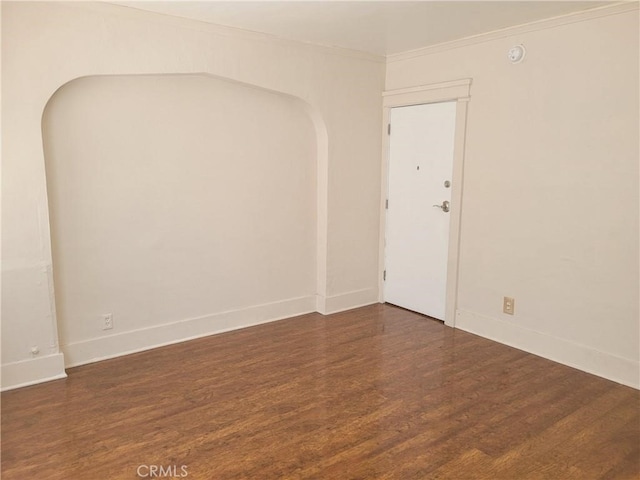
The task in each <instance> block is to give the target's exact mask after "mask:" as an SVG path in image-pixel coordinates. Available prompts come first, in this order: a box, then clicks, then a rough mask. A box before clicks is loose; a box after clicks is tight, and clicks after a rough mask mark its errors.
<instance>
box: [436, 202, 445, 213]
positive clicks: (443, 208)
mask: <svg viewBox="0 0 640 480" xmlns="http://www.w3.org/2000/svg"><path fill="white" fill-rule="evenodd" d="M434 207H438V208H440V209H442V211H443V212H444V213H447V212H448V211H449V201H448V200H445V201H443V202H442V205H434Z"/></svg>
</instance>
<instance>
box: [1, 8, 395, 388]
mask: <svg viewBox="0 0 640 480" xmlns="http://www.w3.org/2000/svg"><path fill="white" fill-rule="evenodd" d="M162 73H172V74H173V73H183V74H184V73H197V74H199V73H206V74H211V75H215V76H219V77H223V78H226V79H230V80H234V81H237V82H242V83H244V84H248V85H252V86H255V87H259V88H261V89H266V90H272V91H274V92H280V93H282V94H286V95H289V96H292V97H295V98H298V99H301V100H302V101H304V103H305V104H306V108H307V114H308V115H310V117H311V119H312V120H313V124H314V128H315V133H316V142H317V151H316V152H315V155H316V156H317V161H318V164H317V198H316V199H315V201H316V202H317V205H316V206H317V209H316V215H317V218H316V219H317V232H316V234H317V236H316V239H315V249H316V265H315V269H316V270H317V275H316V279H315V285H314V292H313V293H315V298H314V300H315V301H316V306H317V307H316V308H318V309H319V310H320V311H333V310H337V309H340V308H348V307H354V306H358V305H361V304H366V303H371V302H375V301H376V300H377V253H378V241H377V235H376V232H377V229H378V218H377V215H376V211H377V208H378V205H379V198H380V191H379V183H380V168H379V152H380V144H381V141H380V135H379V132H380V122H381V111H380V93H381V91H382V88H383V82H384V63H383V61H382V59H380V58H378V57H373V56H370V55H365V54H358V53H355V52H350V51H345V50H339V49H330V48H323V47H314V46H309V45H304V44H298V43H294V42H288V41H283V40H277V39H273V38H270V37H267V36H265V35H259V34H252V33H243V32H238V31H236V30H233V29H226V28H222V27H215V26H210V25H207V24H202V23H198V22H192V21H188V20H182V19H176V18H171V17H167V16H162V15H154V14H148V13H143V12H137V11H135V10H131V9H127V8H124V7H116V6H112V5H104V4H84V3H83V4H64V3H31V2H29V3H11V2H3V3H2V99H3V103H2V123H3V130H2V157H3V175H2V209H3V210H2V239H3V242H2V275H3V279H2V280H3V281H2V286H3V291H2V374H3V375H2V387H3V388H11V387H15V386H18V385H22V384H28V383H33V382H38V381H42V380H46V379H48V378H56V377H59V376H61V375H64V372H63V365H64V359H63V356H62V355H61V354H60V351H59V345H58V333H57V325H58V322H57V319H56V309H55V302H54V298H55V296H54V284H53V278H54V277H53V274H52V254H51V244H50V234H49V216H48V202H47V192H46V186H45V185H46V182H45V168H44V167H45V162H44V155H43V139H42V131H41V127H42V124H41V120H42V114H43V111H44V108H45V105H46V103H47V101H48V100H49V99H50V98H51V97H52V95H53V94H54V92H55V91H56V90H57V89H58V88H59V87H60V86H62V85H64V84H65V83H67V82H69V81H71V80H74V79H77V78H80V77H85V76H92V75H129V74H162ZM54 148H55V147H54ZM54 162H55V160H54ZM307 173H308V172H307ZM354 184H357V185H358V188H357V189H355V188H353V185H354ZM254 200H255V199H254ZM54 207H55V205H54ZM307 207H308V203H304V202H303V206H302V207H301V208H307ZM289 220H290V219H289ZM305 238H306V237H305ZM143 240H144V239H143ZM156 240H158V239H155V240H154V239H153V238H147V239H146V240H145V241H147V242H148V243H153V242H154V241H156ZM140 241H142V240H140ZM158 241H159V240H158ZM307 247H308V245H307ZM307 247H303V250H305V253H304V255H303V256H304V257H305V258H308V248H307ZM113 253H117V252H113ZM110 260H111V259H110ZM113 261H114V262H118V261H119V260H118V259H113ZM188 261H189V262H192V261H194V259H193V258H191V259H189V260H188ZM301 268H302V270H304V275H303V276H304V278H305V280H304V281H303V282H302V283H300V284H296V286H295V287H293V286H290V285H289V286H287V288H284V290H286V293H283V292H284V290H282V291H279V292H278V294H277V295H276V294H275V290H277V288H276V287H275V286H273V289H275V290H270V289H271V288H272V286H265V289H266V291H268V292H267V294H264V291H263V292H254V293H253V294H252V295H248V296H243V294H242V293H239V291H238V290H235V291H234V292H235V295H236V297H233V298H234V299H235V300H237V301H235V302H229V303H228V305H227V304H225V303H224V302H222V303H220V304H216V305H211V304H210V305H207V306H208V307H209V308H213V309H215V311H209V312H204V310H203V309H204V306H203V305H201V307H202V308H200V309H196V310H197V311H191V310H189V309H188V308H184V309H179V311H173V312H171V313H170V314H167V315H169V316H170V317H171V320H187V319H189V318H192V317H191V316H192V315H196V316H197V315H200V314H201V313H202V314H203V315H204V317H199V318H197V319H195V320H193V321H192V322H179V321H178V322H175V321H174V322H173V323H172V324H169V325H168V326H167V324H162V325H161V324H156V326H157V327H159V330H157V333H158V336H157V337H155V340H154V341H158V342H160V343H162V342H163V341H164V340H165V339H166V340H167V341H177V340H181V339H184V338H188V337H190V336H193V335H200V334H202V333H205V332H206V333H212V332H215V331H220V330H224V329H228V328H235V327H237V326H241V325H246V324H249V323H256V322H260V321H266V320H270V319H274V318H278V317H281V316H286V315H292V314H295V313H301V312H302V311H308V310H309V309H313V308H314V306H313V305H309V303H308V302H307V300H304V301H303V302H302V303H296V302H294V303H289V302H288V300H290V299H291V298H295V296H296V295H299V294H301V293H302V294H303V295H304V297H303V298H305V299H306V298H308V297H307V293H308V292H309V285H308V278H307V276H306V275H308V273H309V269H308V268H306V267H301ZM298 273H300V272H298ZM263 274H264V272H263ZM284 274H285V272H280V271H277V272H274V275H275V276H276V277H275V278H276V279H277V280H276V281H275V282H274V285H283V284H286V282H287V280H286V279H285V278H284ZM56 275H57V273H56ZM262 278H264V276H263V277H262ZM61 288H63V289H64V288H65V287H61ZM200 293H201V292H200ZM61 295H65V293H64V292H61ZM277 296H280V297H281V298H280V299H279V300H282V301H283V302H284V304H283V303H282V302H278V301H274V299H275V298H276V297H277ZM265 299H266V301H267V302H271V303H268V304H267V305H264V304H262V303H260V302H263V301H265ZM225 301H227V300H225ZM99 303H100V302H99V301H97V300H96V302H95V305H96V310H97V309H98V306H97V305H98V304H99ZM232 303H233V304H234V307H235V309H234V310H232V311H225V310H224V309H226V308H234V307H230V305H231V304H232ZM133 304H134V301H133V300H131V301H130V303H129V305H130V306H132V305H133ZM181 305H183V306H186V302H183V303H182V304H181ZM92 308H93V307H92ZM99 308H101V309H102V308H108V306H107V305H104V307H103V305H99ZM89 310H90V309H89V308H87V309H86V315H91V318H84V319H83V320H82V322H84V323H86V324H88V325H91V323H93V322H94V320H95V314H97V313H98V312H97V311H95V312H94V311H91V312H89ZM152 311H153V310H152V307H149V310H147V314H149V315H150V313H149V312H152ZM131 312H132V314H133V310H131ZM100 313H103V312H102V311H100ZM132 314H131V315H132ZM169 316H167V317H163V318H161V319H160V321H162V322H164V321H168V320H169ZM178 317H181V318H178ZM125 318H127V317H126V316H125ZM129 318H132V317H129ZM115 321H116V326H117V325H118V323H117V322H118V319H117V317H116V318H115ZM138 321H140V320H139V319H138V320H135V322H138ZM171 325H173V326H171ZM186 325H190V326H186ZM138 326H139V325H138ZM147 326H148V325H147ZM165 326H166V328H164V327H165ZM88 328H89V330H91V329H92V327H91V326H89V327H88ZM116 328H118V327H116ZM114 330H115V329H114ZM116 333H117V332H116ZM101 335H103V334H102V333H100V332H99V333H98V337H99V338H100V339H103V340H102V341H101V342H99V344H96V343H92V342H85V344H84V345H85V346H86V347H87V348H86V349H84V347H83V348H79V349H78V350H77V351H76V353H75V355H76V356H77V358H80V359H87V358H92V356H94V357H95V352H93V353H92V349H94V348H100V349H102V350H101V351H100V352H99V354H98V356H109V355H111V354H118V353H119V352H121V351H123V350H124V351H132V350H136V349H139V348H147V347H148V346H149V339H148V335H147V334H146V333H145V330H140V329H137V330H134V331H131V332H130V333H129V334H128V335H123V336H122V335H121V336H111V337H109V336H107V337H101ZM70 338H71V339H80V337H77V338H75V337H73V336H72V337H70ZM82 338H85V337H82ZM33 346H38V347H39V351H40V352H39V354H37V355H35V356H34V355H32V354H31V352H30V350H31V347H33Z"/></svg>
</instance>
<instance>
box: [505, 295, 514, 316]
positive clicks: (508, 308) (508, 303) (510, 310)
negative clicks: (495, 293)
mask: <svg viewBox="0 0 640 480" xmlns="http://www.w3.org/2000/svg"><path fill="white" fill-rule="evenodd" d="M515 310H516V301H515V299H514V298H511V297H504V299H503V300H502V311H503V312H504V313H506V314H507V315H513V314H514V312H515Z"/></svg>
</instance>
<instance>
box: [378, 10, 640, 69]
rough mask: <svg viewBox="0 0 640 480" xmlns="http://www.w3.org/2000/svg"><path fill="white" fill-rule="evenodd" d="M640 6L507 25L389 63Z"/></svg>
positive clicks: (389, 57) (395, 56)
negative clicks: (511, 25)
mask: <svg viewBox="0 0 640 480" xmlns="http://www.w3.org/2000/svg"><path fill="white" fill-rule="evenodd" d="M639 6H640V3H639V2H637V1H631V2H623V3H617V4H615V5H607V6H604V7H598V8H593V9H591V10H584V11H582V12H575V13H569V14H567V15H561V16H558V17H553V18H547V19H544V20H537V21H535V22H531V23H525V24H522V25H516V26H513V27H507V28H503V29H500V30H494V31H492V32H487V33H481V34H479V35H473V36H471V37H466V38H461V39H459V40H452V41H450V42H445V43H439V44H437V45H431V46H428V47H422V48H418V49H415V50H409V51H406V52H401V53H396V54H392V55H387V63H393V62H400V61H403V60H410V59H412V58H417V57H423V56H426V55H433V54H434V53H441V52H445V51H447V50H452V49H456V48H461V47H466V46H469V45H476V44H479V43H484V42H490V41H492V40H497V39H500V38H505V37H509V36H512V35H522V34H524V33H529V32H536V31H539V30H546V29H549V28H555V27H560V26H563V25H569V24H572V23H578V22H585V21H589V20H594V19H596V18H602V17H608V16H611V15H619V14H622V13H628V12H633V11H637V10H638V8H639Z"/></svg>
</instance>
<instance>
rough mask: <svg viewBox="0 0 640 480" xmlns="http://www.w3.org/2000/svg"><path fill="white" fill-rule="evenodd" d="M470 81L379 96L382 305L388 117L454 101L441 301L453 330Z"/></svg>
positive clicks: (465, 80) (387, 184) (456, 299)
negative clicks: (396, 110) (399, 111)
mask: <svg viewBox="0 0 640 480" xmlns="http://www.w3.org/2000/svg"><path fill="white" fill-rule="evenodd" d="M470 90H471V79H470V78H465V79H460V80H453V81H450V82H443V83H434V84H429V85H422V86H417V87H411V88H403V89H398V90H387V91H385V92H383V93H382V107H383V113H382V136H383V137H382V138H383V140H382V182H381V184H382V195H381V196H380V243H379V245H380V248H379V252H378V274H379V275H378V292H379V294H378V298H379V301H380V302H381V303H383V302H384V278H383V274H384V270H385V237H386V228H387V225H386V217H387V210H386V200H387V198H388V192H389V147H390V141H389V130H388V125H389V118H390V114H391V109H392V108H395V107H407V106H411V105H422V104H428V103H441V102H449V101H454V102H456V123H455V133H454V147H453V175H452V178H451V211H450V214H451V218H450V223H449V252H448V259H447V285H446V299H445V319H444V323H445V325H447V326H449V327H455V323H456V322H455V317H456V309H457V304H458V261H459V255H460V222H461V217H462V215H461V214H462V192H463V179H464V178H463V177H464V149H465V137H466V130H467V110H468V105H469V100H470V98H471V97H470Z"/></svg>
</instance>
